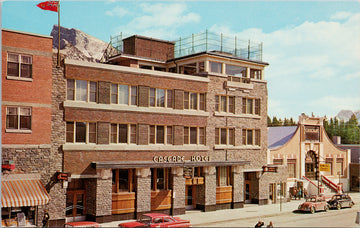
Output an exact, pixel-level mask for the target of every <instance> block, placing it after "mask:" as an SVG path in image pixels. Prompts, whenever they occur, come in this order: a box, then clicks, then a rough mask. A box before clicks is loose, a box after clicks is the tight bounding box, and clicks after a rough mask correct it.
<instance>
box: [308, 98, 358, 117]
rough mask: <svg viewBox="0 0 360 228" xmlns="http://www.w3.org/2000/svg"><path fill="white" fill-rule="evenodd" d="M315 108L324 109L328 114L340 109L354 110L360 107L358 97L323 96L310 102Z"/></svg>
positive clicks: (333, 113)
mask: <svg viewBox="0 0 360 228" xmlns="http://www.w3.org/2000/svg"><path fill="white" fill-rule="evenodd" d="M310 106H312V107H313V108H314V109H316V110H319V109H320V110H326V111H327V114H328V115H332V116H334V115H336V114H337V113H338V112H339V111H340V110H352V111H356V110H358V109H359V108H360V96H359V97H335V96H324V97H321V98H319V99H317V100H314V101H312V102H311V103H310Z"/></svg>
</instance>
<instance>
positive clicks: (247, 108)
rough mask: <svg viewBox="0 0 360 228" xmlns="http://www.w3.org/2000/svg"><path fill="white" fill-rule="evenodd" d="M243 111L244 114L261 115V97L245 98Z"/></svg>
mask: <svg viewBox="0 0 360 228" xmlns="http://www.w3.org/2000/svg"><path fill="white" fill-rule="evenodd" d="M242 112H243V113H244V114H255V115H260V99H253V98H243V107H242Z"/></svg>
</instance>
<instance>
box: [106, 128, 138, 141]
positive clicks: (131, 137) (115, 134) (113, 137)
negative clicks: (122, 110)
mask: <svg viewBox="0 0 360 228" xmlns="http://www.w3.org/2000/svg"><path fill="white" fill-rule="evenodd" d="M110 143H132V144H136V143H137V128H136V124H116V123H112V124H111V125H110Z"/></svg>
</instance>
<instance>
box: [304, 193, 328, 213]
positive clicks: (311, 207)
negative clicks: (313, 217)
mask: <svg viewBox="0 0 360 228" xmlns="http://www.w3.org/2000/svg"><path fill="white" fill-rule="evenodd" d="M298 209H299V210H300V211H310V213H312V214H313V213H315V212H316V211H327V210H329V206H328V205H327V202H326V200H325V197H324V196H313V197H309V198H307V199H306V201H305V202H304V203H302V204H300V205H299V208H298Z"/></svg>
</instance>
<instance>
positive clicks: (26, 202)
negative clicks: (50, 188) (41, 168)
mask: <svg viewBox="0 0 360 228" xmlns="http://www.w3.org/2000/svg"><path fill="white" fill-rule="evenodd" d="M49 200H50V197H49V194H48V193H47V191H46V189H45V187H44V185H43V184H42V183H41V181H40V180H39V179H32V180H6V181H1V206H2V207H28V206H38V205H44V204H47V203H48V202H49Z"/></svg>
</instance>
